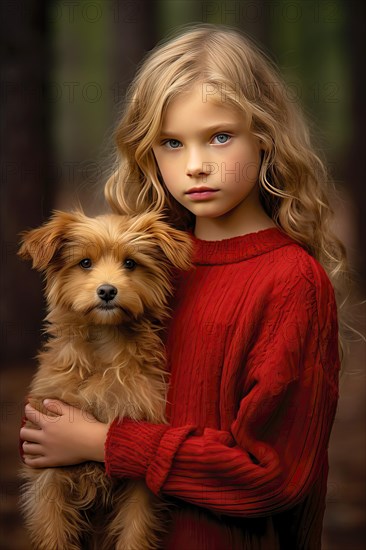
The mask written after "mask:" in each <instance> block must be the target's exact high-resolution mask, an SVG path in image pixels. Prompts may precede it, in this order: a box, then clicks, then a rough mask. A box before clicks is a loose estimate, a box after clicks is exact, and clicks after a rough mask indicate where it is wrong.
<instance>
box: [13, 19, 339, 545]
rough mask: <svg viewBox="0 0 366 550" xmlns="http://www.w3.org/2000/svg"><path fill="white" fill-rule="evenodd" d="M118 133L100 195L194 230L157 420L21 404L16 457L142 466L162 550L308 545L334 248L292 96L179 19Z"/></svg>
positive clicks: (324, 409) (131, 469)
mask: <svg viewBox="0 0 366 550" xmlns="http://www.w3.org/2000/svg"><path fill="white" fill-rule="evenodd" d="M116 139H117V145H118V152H119V156H118V166H117V168H116V171H115V174H114V175H113V177H111V178H110V180H109V181H108V183H107V186H106V196H107V198H108V200H109V202H110V204H111V205H112V207H113V208H114V210H115V211H116V212H120V213H136V212H137V213H139V212H144V211H146V210H148V209H154V210H163V209H164V210H165V211H166V214H167V217H168V219H169V221H170V222H171V223H172V224H174V225H175V226H176V227H177V228H180V229H185V230H187V231H189V232H190V233H191V236H192V240H193V242H194V258H193V261H194V265H193V267H192V269H191V270H190V271H189V272H187V273H186V272H184V273H182V274H179V275H178V276H177V279H176V283H175V284H176V287H175V288H176V292H175V296H174V300H172V304H171V305H172V318H171V321H170V323H169V326H168V327H167V331H166V341H165V343H166V350H167V356H168V365H167V368H168V370H169V371H170V388H169V395H168V403H167V418H168V424H167V425H165V424H161V425H156V424H151V423H149V422H135V421H132V420H130V419H128V418H126V419H124V420H123V422H113V423H112V424H111V425H105V424H102V423H100V422H97V421H96V420H95V419H91V418H90V417H85V415H83V413H82V411H80V410H78V409H76V408H74V407H72V406H71V404H66V403H60V402H58V401H53V400H47V401H46V404H47V407H48V409H49V410H50V411H54V412H56V413H57V414H58V415H59V419H58V421H57V422H55V421H52V422H51V421H49V418H48V417H47V416H45V415H40V414H38V413H37V412H36V411H35V410H34V409H32V408H31V406H30V405H27V406H26V416H27V418H28V419H30V420H32V421H33V422H34V424H35V427H36V428H37V429H31V428H28V429H27V428H22V430H21V439H22V440H24V444H23V452H24V462H25V463H26V464H28V465H29V466H31V467H35V468H38V467H50V466H62V465H69V464H76V463H79V462H82V461H85V460H97V461H101V462H103V461H104V462H105V467H106V470H107V472H108V474H109V475H110V476H112V477H115V478H121V479H122V478H134V479H137V478H143V479H145V481H146V484H147V485H148V487H149V488H150V489H151V491H153V492H154V493H156V494H157V495H160V496H161V497H162V498H164V499H167V500H169V501H170V502H171V503H172V504H174V505H175V506H173V507H172V513H171V521H170V523H169V529H168V532H167V534H166V535H165V536H164V540H163V541H162V546H161V547H162V548H164V549H174V550H187V549H188V548H189V549H191V550H203V549H207V550H229V549H234V550H237V549H238V550H239V549H246V550H254V549H255V550H258V549H261V550H262V549H263V550H276V549H281V550H284V549H287V548H288V549H291V550H295V549H308V550H316V549H318V548H320V547H321V532H322V520H323V514H324V509H325V496H326V489H327V475H328V457H327V447H328V442H329V437H330V433H331V429H332V425H333V421H334V416H335V412H336V407H337V399H338V374H339V368H340V358H339V348H338V322H337V305H336V300H335V293H334V290H333V286H334V287H335V286H336V284H337V280H338V279H337V277H339V274H340V273H341V272H342V271H343V270H344V266H345V261H346V260H345V250H344V247H343V245H342V244H341V243H340V242H339V240H338V239H337V238H336V237H335V236H334V235H333V234H332V232H331V230H330V219H331V215H332V214H333V212H332V210H331V208H330V206H329V202H328V194H329V193H330V192H331V191H332V189H331V188H330V186H329V184H328V183H327V176H326V173H325V169H324V167H323V164H322V162H321V160H320V159H319V158H318V157H317V156H316V155H315V154H314V152H313V150H312V147H311V145H310V140H309V136H308V131H307V129H306V126H305V123H304V122H303V120H302V118H301V115H300V113H299V111H298V108H297V107H296V106H295V105H294V104H293V103H292V102H290V101H289V99H288V97H287V95H286V89H285V86H284V84H283V83H282V82H281V80H280V78H279V76H278V75H277V73H276V70H275V69H274V68H273V67H272V65H271V62H270V61H269V60H268V59H267V58H266V57H265V56H264V55H263V54H262V53H260V52H259V51H258V49H257V48H256V47H255V46H253V45H252V44H251V43H250V42H248V40H247V39H245V37H243V36H242V35H241V33H239V32H238V31H236V30H234V29H231V28H229V27H224V26H221V27H220V26H214V25H209V24H205V25H193V26H191V27H190V28H188V29H187V28H184V29H183V32H181V33H180V34H179V35H178V36H175V37H173V38H171V39H170V40H169V41H167V42H165V43H163V44H160V45H159V46H158V47H157V48H155V49H154V50H153V51H152V52H151V53H150V54H149V55H148V56H147V58H146V59H145V60H144V62H143V63H142V65H141V66H140V68H139V70H138V73H137V75H136V77H135V79H134V81H133V83H132V84H131V86H130V89H129V93H128V102H127V103H126V108H125V112H124V115H123V118H122V120H121V122H120V124H119V126H118V129H117V134H116ZM331 281H332V283H333V284H332V283H331Z"/></svg>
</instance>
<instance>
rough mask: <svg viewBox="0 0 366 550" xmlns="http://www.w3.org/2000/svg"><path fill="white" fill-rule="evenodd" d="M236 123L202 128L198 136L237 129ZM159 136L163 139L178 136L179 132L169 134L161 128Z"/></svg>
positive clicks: (169, 132)
mask: <svg viewBox="0 0 366 550" xmlns="http://www.w3.org/2000/svg"><path fill="white" fill-rule="evenodd" d="M237 126H238V125H237V123H235V122H224V121H223V122H219V123H216V124H213V125H212V126H207V127H206V128H202V129H201V130H200V132H199V133H200V134H207V133H210V132H215V131H217V130H223V129H224V128H226V129H228V130H229V129H230V128H231V129H234V128H237ZM160 135H161V136H165V137H168V136H179V132H171V131H170V130H164V129H163V128H162V129H161V132H160Z"/></svg>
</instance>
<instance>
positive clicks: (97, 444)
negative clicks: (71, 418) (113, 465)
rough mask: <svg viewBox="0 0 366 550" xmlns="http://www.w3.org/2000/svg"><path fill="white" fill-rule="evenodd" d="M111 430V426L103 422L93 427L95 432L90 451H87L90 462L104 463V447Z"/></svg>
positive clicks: (93, 432) (92, 435) (90, 442)
mask: <svg viewBox="0 0 366 550" xmlns="http://www.w3.org/2000/svg"><path fill="white" fill-rule="evenodd" d="M109 428H110V424H103V423H102V422H97V423H96V424H94V425H93V431H92V433H91V438H90V441H89V449H87V454H88V455H89V456H88V457H87V458H88V460H93V461H95V462H104V445H105V441H106V439H107V434H108V431H109Z"/></svg>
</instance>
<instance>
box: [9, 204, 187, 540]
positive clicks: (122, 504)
mask: <svg viewBox="0 0 366 550" xmlns="http://www.w3.org/2000/svg"><path fill="white" fill-rule="evenodd" d="M19 254H20V256H21V257H23V258H26V259H32V260H33V267H34V268H35V269H38V270H39V271H42V272H44V274H45V280H46V296H47V302H48V315H47V317H46V321H47V325H46V333H47V334H48V335H49V336H50V338H49V340H48V342H47V344H46V345H45V347H44V349H43V351H42V352H41V353H40V354H39V363H40V364H39V369H38V371H37V373H36V375H35V377H34V379H33V382H32V384H31V387H30V401H31V403H32V404H33V405H34V406H36V408H38V409H39V410H42V400H43V399H44V398H46V397H47V398H55V399H61V400H63V401H65V402H67V403H69V404H72V405H74V406H77V407H79V408H81V409H83V410H85V411H86V413H91V414H92V415H93V416H95V417H96V418H97V419H98V420H99V421H102V422H110V421H112V420H113V419H115V418H117V417H119V418H122V417H124V416H128V417H130V418H133V419H135V420H141V419H146V420H148V421H150V422H156V423H161V422H165V418H164V412H165V399H166V390H167V376H166V371H165V370H164V367H165V353H164V346H163V343H162V341H161V338H160V336H159V332H160V330H161V329H162V327H163V321H164V319H166V317H167V316H168V306H167V304H168V297H169V295H170V294H171V293H172V283H171V275H172V270H174V269H175V268H177V269H188V268H189V267H190V261H189V260H190V254H191V240H190V238H189V236H188V235H187V234H186V233H184V232H181V231H178V230H176V229H173V228H171V227H170V226H168V225H167V224H166V223H165V222H164V221H163V219H162V217H161V216H160V215H158V214H154V213H146V214H144V215H141V216H134V217H131V216H118V215H114V214H109V215H103V216H99V217H97V218H88V217H86V216H85V215H84V214H82V213H81V212H75V213H62V212H56V213H55V214H54V216H53V217H52V218H51V220H50V221H49V222H48V223H46V224H45V225H43V226H42V227H40V228H38V229H34V230H31V231H28V232H26V233H24V234H23V242H22V246H21V248H20V251H19ZM28 424H29V423H28ZM22 477H23V478H25V480H26V482H25V483H24V486H23V492H22V510H23V512H24V514H25V518H26V523H27V526H28V528H29V532H30V537H31V540H32V544H33V546H34V547H35V548H37V549H40V550H75V549H79V550H80V549H81V548H91V547H94V546H93V545H95V544H96V543H95V540H96V539H97V533H96V529H94V527H93V526H92V523H93V524H95V523H96V524H98V521H97V517H98V516H102V517H103V518H104V519H105V524H104V525H102V528H101V529H100V531H101V532H102V533H103V535H102V540H99V542H98V543H97V545H96V546H95V547H97V548H98V549H99V548H106V549H112V548H117V549H119V550H122V549H123V550H127V549H128V550H145V549H152V548H157V545H158V541H159V530H162V529H163V521H162V520H163V517H161V515H162V514H161V513H162V511H163V510H164V504H163V503H162V501H160V500H158V499H157V498H156V497H155V495H153V494H152V493H151V492H150V491H149V490H148V488H147V487H146V485H145V484H144V482H142V481H132V480H128V481H124V482H123V481H121V482H118V483H117V482H115V481H112V480H111V479H110V478H108V476H106V474H105V469H104V467H103V465H102V464H99V463H96V462H87V463H83V464H80V465H76V466H71V467H65V468H64V467H62V468H44V469H32V468H29V467H27V466H24V467H23V471H22ZM163 516H164V514H163ZM93 541H94V542H93Z"/></svg>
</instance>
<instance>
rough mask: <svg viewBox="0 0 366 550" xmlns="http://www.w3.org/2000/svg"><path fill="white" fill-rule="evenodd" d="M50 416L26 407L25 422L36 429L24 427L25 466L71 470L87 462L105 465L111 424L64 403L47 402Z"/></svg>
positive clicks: (21, 436) (46, 405)
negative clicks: (92, 461) (65, 467)
mask: <svg viewBox="0 0 366 550" xmlns="http://www.w3.org/2000/svg"><path fill="white" fill-rule="evenodd" d="M43 405H44V406H45V408H46V409H47V410H48V411H50V413H52V415H50V416H48V415H47V414H42V413H40V412H39V411H37V410H36V409H34V408H33V407H32V406H31V405H30V404H29V403H28V404H27V405H26V407H25V416H26V418H27V419H28V420H29V421H30V422H32V423H33V424H34V428H33V427H32V428H30V427H28V428H26V427H23V428H21V430H20V438H21V439H22V440H23V441H24V442H23V452H24V457H23V460H24V463H25V464H26V465H27V466H31V467H33V468H49V467H53V466H69V465H72V464H80V463H81V462H85V461H88V460H95V461H97V462H104V443H105V440H106V437H107V433H108V430H109V424H103V423H102V422H98V421H97V420H96V419H95V418H94V416H92V415H91V414H89V413H86V412H85V411H82V410H81V409H78V408H76V407H72V406H71V405H68V404H66V403H64V402H63V401H58V400H50V399H46V400H45V401H43Z"/></svg>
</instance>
